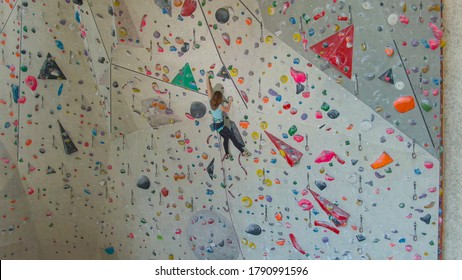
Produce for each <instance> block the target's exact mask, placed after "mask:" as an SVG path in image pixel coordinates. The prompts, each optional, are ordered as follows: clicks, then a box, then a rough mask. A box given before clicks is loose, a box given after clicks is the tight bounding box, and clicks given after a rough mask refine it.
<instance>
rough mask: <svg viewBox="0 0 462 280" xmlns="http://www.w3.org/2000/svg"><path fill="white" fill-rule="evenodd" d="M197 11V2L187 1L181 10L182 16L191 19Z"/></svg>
mask: <svg viewBox="0 0 462 280" xmlns="http://www.w3.org/2000/svg"><path fill="white" fill-rule="evenodd" d="M196 9H197V1H196V0H185V1H184V3H183V7H182V8H181V16H182V17H189V16H191V15H192V14H193V13H194V12H195V11H196Z"/></svg>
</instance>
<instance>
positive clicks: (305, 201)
mask: <svg viewBox="0 0 462 280" xmlns="http://www.w3.org/2000/svg"><path fill="white" fill-rule="evenodd" d="M298 206H300V207H301V208H302V210H303V211H310V210H311V209H313V208H314V205H313V203H311V201H309V200H308V199H306V198H304V199H301V200H300V201H299V202H298Z"/></svg>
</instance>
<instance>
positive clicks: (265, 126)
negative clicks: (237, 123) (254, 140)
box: [260, 121, 268, 130]
mask: <svg viewBox="0 0 462 280" xmlns="http://www.w3.org/2000/svg"><path fill="white" fill-rule="evenodd" d="M260 128H261V129H263V130H265V129H267V128H268V123H267V122H265V121H262V122H261V123H260Z"/></svg>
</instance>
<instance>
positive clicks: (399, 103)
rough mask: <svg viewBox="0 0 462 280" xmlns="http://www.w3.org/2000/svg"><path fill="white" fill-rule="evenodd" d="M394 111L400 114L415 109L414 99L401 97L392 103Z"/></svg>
mask: <svg viewBox="0 0 462 280" xmlns="http://www.w3.org/2000/svg"><path fill="white" fill-rule="evenodd" d="M393 106H395V109H396V111H398V112H400V113H406V112H409V111H411V110H412V109H414V108H415V101H414V97H412V96H402V97H400V98H398V99H396V101H395V102H394V103H393Z"/></svg>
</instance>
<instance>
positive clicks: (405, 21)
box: [399, 15, 409, 24]
mask: <svg viewBox="0 0 462 280" xmlns="http://www.w3.org/2000/svg"><path fill="white" fill-rule="evenodd" d="M399 21H400V22H401V23H403V24H409V18H408V17H407V16H405V15H400V16H399Z"/></svg>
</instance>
